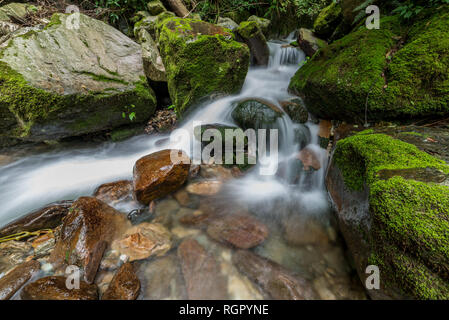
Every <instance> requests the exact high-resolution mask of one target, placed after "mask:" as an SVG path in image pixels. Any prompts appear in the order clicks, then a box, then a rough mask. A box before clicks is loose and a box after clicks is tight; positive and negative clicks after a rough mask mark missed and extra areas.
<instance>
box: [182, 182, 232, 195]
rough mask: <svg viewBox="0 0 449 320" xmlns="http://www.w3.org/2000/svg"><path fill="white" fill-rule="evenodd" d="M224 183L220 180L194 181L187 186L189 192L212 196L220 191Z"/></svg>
mask: <svg viewBox="0 0 449 320" xmlns="http://www.w3.org/2000/svg"><path fill="white" fill-rule="evenodd" d="M222 186H223V183H222V182H221V181H218V180H206V181H200V182H194V183H191V184H189V185H188V186H187V188H186V190H187V192H189V193H191V194H196V195H200V196H212V195H214V194H217V193H218V192H220V190H221V187H222Z"/></svg>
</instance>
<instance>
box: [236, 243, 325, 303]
mask: <svg viewBox="0 0 449 320" xmlns="http://www.w3.org/2000/svg"><path fill="white" fill-rule="evenodd" d="M232 261H233V262H234V264H235V265H236V266H237V268H238V269H239V270H240V271H241V272H242V273H244V274H245V275H247V276H248V277H249V278H250V279H251V280H253V281H254V282H256V283H257V284H258V285H259V286H261V287H262V289H263V290H264V291H265V292H267V293H268V294H269V295H270V296H271V298H272V299H275V300H313V299H317V295H316V293H315V291H314V289H313V287H312V284H311V283H309V281H307V280H306V279H303V278H301V277H298V276H296V275H294V274H292V273H290V272H288V271H287V270H285V269H284V268H283V267H282V266H280V265H278V264H277V263H275V262H273V261H270V260H268V259H265V258H262V257H260V256H258V255H256V254H254V253H252V252H250V251H246V250H239V251H237V252H236V253H235V254H234V255H233V257H232Z"/></svg>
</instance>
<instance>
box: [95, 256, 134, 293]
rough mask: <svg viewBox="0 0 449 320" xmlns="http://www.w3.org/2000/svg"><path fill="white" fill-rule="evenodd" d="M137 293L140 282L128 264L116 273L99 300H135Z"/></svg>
mask: <svg viewBox="0 0 449 320" xmlns="http://www.w3.org/2000/svg"><path fill="white" fill-rule="evenodd" d="M139 292H140V280H139V278H137V276H136V274H135V273H134V269H133V266H132V264H131V263H129V262H128V263H125V264H123V265H122V266H121V267H120V269H119V270H118V271H117V272H116V274H115V275H114V277H113V278H112V281H111V283H110V284H109V287H108V289H107V290H106V292H105V293H104V294H103V296H102V297H101V300H136V299H137V297H138V296H139Z"/></svg>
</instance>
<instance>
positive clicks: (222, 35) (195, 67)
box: [158, 18, 249, 115]
mask: <svg viewBox="0 0 449 320" xmlns="http://www.w3.org/2000/svg"><path fill="white" fill-rule="evenodd" d="M158 34H159V38H158V40H159V47H160V52H161V55H162V59H163V62H164V64H165V68H166V71H167V81H168V90H169V93H170V97H171V99H172V101H173V104H174V105H175V106H176V111H177V112H178V114H180V115H182V114H184V113H185V112H186V111H187V110H188V109H189V108H190V107H191V106H193V105H195V104H198V103H200V102H201V100H202V99H204V98H207V97H209V96H210V95H212V94H232V93H236V92H238V91H239V90H240V89H241V88H242V86H243V82H244V80H245V77H246V74H247V72H248V68H249V50H248V47H247V46H246V45H244V44H242V43H239V42H237V41H235V40H234V35H233V34H232V32H231V31H230V30H229V29H224V28H222V27H219V26H217V25H214V24H211V23H207V22H203V21H199V20H191V19H182V18H167V19H165V20H163V21H162V22H161V23H160V24H159V26H158Z"/></svg>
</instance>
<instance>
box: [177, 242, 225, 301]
mask: <svg viewBox="0 0 449 320" xmlns="http://www.w3.org/2000/svg"><path fill="white" fill-rule="evenodd" d="M178 257H179V260H180V262H181V267H182V273H183V275H184V279H185V282H186V286H187V294H188V297H189V299H191V300H224V299H226V298H227V297H226V292H227V288H226V280H225V278H223V276H222V275H221V274H220V268H219V266H218V264H217V261H216V260H215V258H214V257H213V256H212V255H211V254H210V253H208V252H207V251H206V250H205V249H204V248H203V247H202V246H201V245H200V244H199V243H198V242H197V241H196V240H193V239H186V240H184V241H183V242H181V244H180V245H179V247H178Z"/></svg>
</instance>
